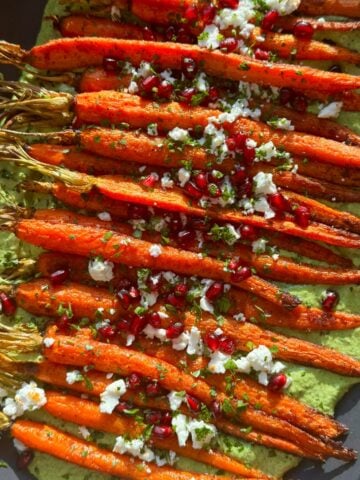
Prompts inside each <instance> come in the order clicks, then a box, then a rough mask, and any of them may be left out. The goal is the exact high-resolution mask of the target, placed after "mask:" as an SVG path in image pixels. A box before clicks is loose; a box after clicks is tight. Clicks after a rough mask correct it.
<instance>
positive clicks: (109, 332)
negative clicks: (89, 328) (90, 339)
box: [98, 325, 116, 340]
mask: <svg viewBox="0 0 360 480" xmlns="http://www.w3.org/2000/svg"><path fill="white" fill-rule="evenodd" d="M98 332H99V333H100V335H101V336H102V338H103V339H104V340H112V339H113V338H114V337H115V335H116V331H115V329H114V327H112V326H111V325H105V326H104V327H100V328H99V329H98Z"/></svg>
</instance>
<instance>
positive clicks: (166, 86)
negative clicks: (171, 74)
mask: <svg viewBox="0 0 360 480" xmlns="http://www.w3.org/2000/svg"><path fill="white" fill-rule="evenodd" d="M173 91H174V87H173V86H172V85H171V83H169V82H166V81H164V82H161V83H160V85H159V87H158V95H159V97H160V98H170V97H171V95H172V93H173Z"/></svg>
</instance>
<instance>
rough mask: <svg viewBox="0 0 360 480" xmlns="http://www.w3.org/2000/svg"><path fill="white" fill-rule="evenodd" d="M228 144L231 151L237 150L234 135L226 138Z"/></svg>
mask: <svg viewBox="0 0 360 480" xmlns="http://www.w3.org/2000/svg"><path fill="white" fill-rule="evenodd" d="M226 145H227V147H228V149H229V150H230V152H234V151H235V150H236V141H235V139H234V137H229V138H227V139H226Z"/></svg>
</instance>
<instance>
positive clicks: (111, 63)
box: [103, 57, 119, 73]
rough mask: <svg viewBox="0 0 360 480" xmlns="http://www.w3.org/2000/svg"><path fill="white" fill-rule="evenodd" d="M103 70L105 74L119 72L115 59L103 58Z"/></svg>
mask: <svg viewBox="0 0 360 480" xmlns="http://www.w3.org/2000/svg"><path fill="white" fill-rule="evenodd" d="M103 68H104V70H105V71H106V72H108V73H111V72H117V71H118V70H119V62H118V61H117V60H116V59H115V58H110V57H107V58H104V60H103Z"/></svg>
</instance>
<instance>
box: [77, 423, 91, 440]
mask: <svg viewBox="0 0 360 480" xmlns="http://www.w3.org/2000/svg"><path fill="white" fill-rule="evenodd" d="M79 433H80V435H81V436H82V437H83V439H85V440H87V439H88V438H89V437H90V432H89V430H88V429H87V428H86V427H84V426H80V427H79Z"/></svg>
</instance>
